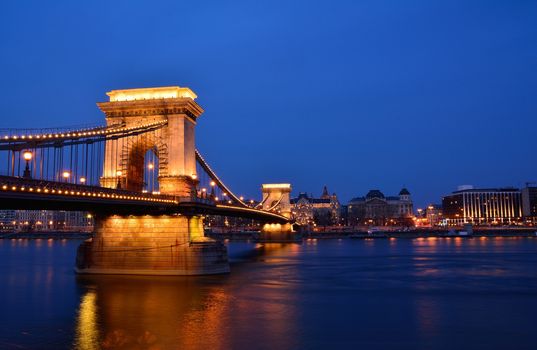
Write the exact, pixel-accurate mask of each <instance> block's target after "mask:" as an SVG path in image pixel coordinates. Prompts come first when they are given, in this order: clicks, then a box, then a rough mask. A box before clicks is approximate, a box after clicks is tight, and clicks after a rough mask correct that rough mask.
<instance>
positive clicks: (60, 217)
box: [0, 210, 93, 232]
mask: <svg viewBox="0 0 537 350" xmlns="http://www.w3.org/2000/svg"><path fill="white" fill-rule="evenodd" d="M0 227H1V230H2V231H9V232H13V231H18V232H21V231H23V232H40V231H72V232H81V231H84V232H89V231H91V230H92V229H93V217H92V216H91V215H90V214H88V213H87V212H82V211H58V210H0Z"/></svg>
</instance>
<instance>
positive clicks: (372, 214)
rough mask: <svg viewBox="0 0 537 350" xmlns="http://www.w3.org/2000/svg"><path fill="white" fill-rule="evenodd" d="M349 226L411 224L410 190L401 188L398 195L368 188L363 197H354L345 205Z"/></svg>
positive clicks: (411, 205) (412, 209)
mask: <svg viewBox="0 0 537 350" xmlns="http://www.w3.org/2000/svg"><path fill="white" fill-rule="evenodd" d="M347 210H348V212H347V221H348V225H350V226H361V225H375V226H386V225H393V226H395V225H398V226H399V225H400V226H411V225H413V221H412V217H413V212H414V207H413V203H412V198H411V196H410V192H409V191H408V190H407V189H406V188H403V189H402V190H401V191H400V192H399V195H398V196H388V197H386V196H384V194H383V193H382V192H381V191H379V190H370V191H369V192H368V193H367V194H366V195H365V196H364V197H355V198H353V199H351V200H350V202H349V204H348V206H347Z"/></svg>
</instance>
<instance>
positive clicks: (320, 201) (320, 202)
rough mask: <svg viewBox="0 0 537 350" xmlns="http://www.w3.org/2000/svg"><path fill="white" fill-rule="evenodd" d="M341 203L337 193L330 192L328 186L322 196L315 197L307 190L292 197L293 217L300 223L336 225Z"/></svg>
mask: <svg viewBox="0 0 537 350" xmlns="http://www.w3.org/2000/svg"><path fill="white" fill-rule="evenodd" d="M339 210H340V204H339V201H338V199H337V195H336V194H335V193H333V194H332V195H330V194H328V189H327V188H326V186H324V188H323V193H322V194H321V197H320V198H314V197H313V196H311V195H308V194H307V193H305V192H301V193H300V194H299V195H298V197H296V198H293V199H291V213H292V217H293V218H294V219H295V220H296V223H297V224H299V225H302V226H304V225H314V224H315V225H319V226H329V225H336V224H337V223H338V222H339V216H340V215H339Z"/></svg>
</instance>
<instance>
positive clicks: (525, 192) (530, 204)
mask: <svg viewBox="0 0 537 350" xmlns="http://www.w3.org/2000/svg"><path fill="white" fill-rule="evenodd" d="M520 192H521V196H522V215H523V216H524V220H525V222H526V223H528V224H537V187H530V186H526V187H524V188H523V189H522V190H521V191H520Z"/></svg>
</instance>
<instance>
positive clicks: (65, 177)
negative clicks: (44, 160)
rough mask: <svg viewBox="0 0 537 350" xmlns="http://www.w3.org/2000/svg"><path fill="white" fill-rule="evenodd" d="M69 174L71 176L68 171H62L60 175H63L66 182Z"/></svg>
mask: <svg viewBox="0 0 537 350" xmlns="http://www.w3.org/2000/svg"><path fill="white" fill-rule="evenodd" d="M69 176H71V173H70V172H68V171H64V172H63V173H62V177H63V179H64V180H65V182H68V181H69Z"/></svg>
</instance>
